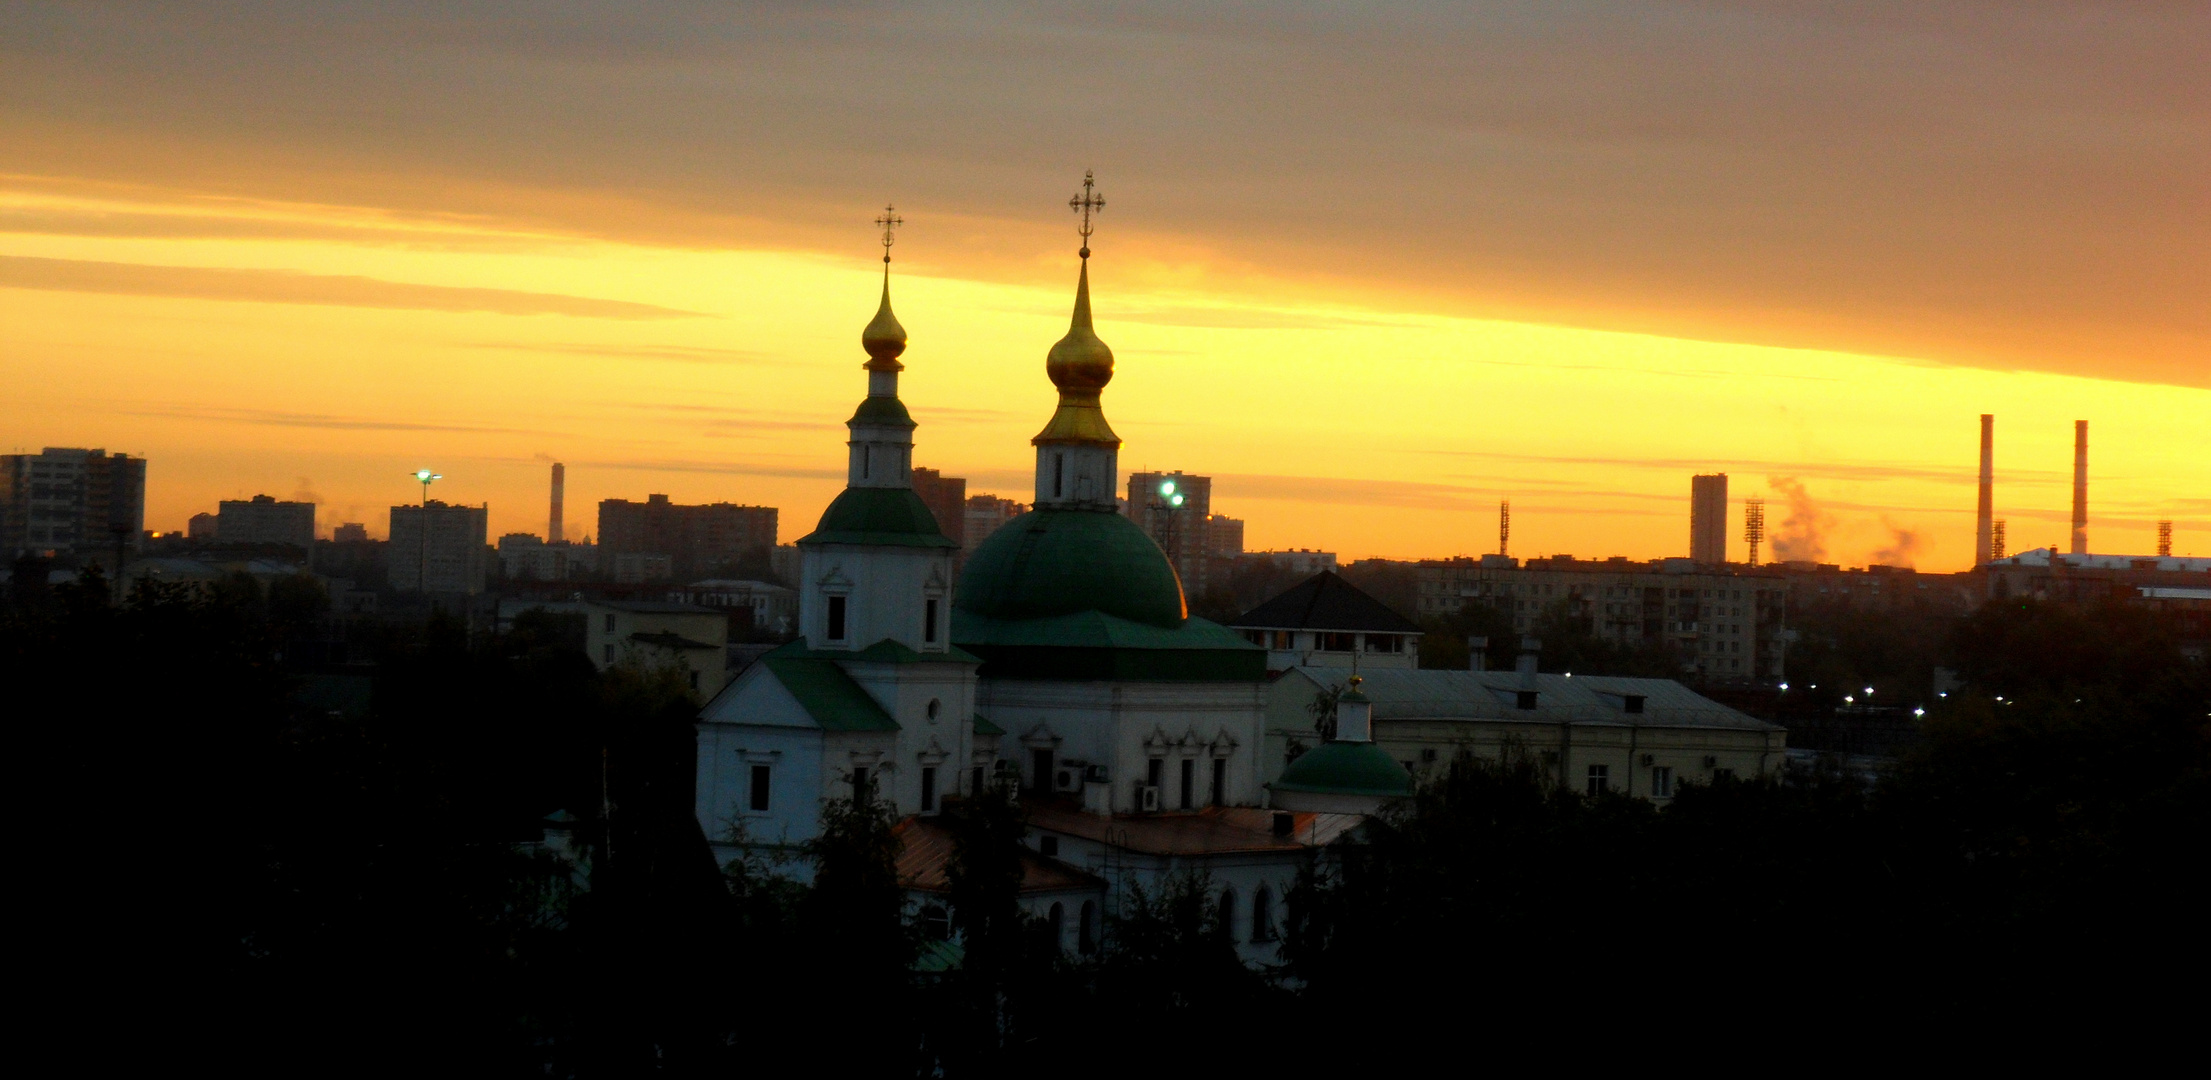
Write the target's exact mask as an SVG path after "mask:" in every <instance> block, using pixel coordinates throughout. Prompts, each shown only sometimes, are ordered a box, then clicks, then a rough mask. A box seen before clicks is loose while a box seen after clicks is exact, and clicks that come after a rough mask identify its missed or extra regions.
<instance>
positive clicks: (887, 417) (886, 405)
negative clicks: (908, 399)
mask: <svg viewBox="0 0 2211 1080" xmlns="http://www.w3.org/2000/svg"><path fill="white" fill-rule="evenodd" d="M845 423H847V424H851V425H853V426H855V427H859V426H866V427H903V428H910V427H915V426H917V425H915V423H914V414H912V413H910V412H907V411H906V403H905V402H903V401H900V400H898V399H897V398H895V397H876V396H875V395H873V394H870V395H868V396H867V397H864V398H861V399H860V407H859V408H858V409H855V410H853V413H852V419H850V420H847V421H845Z"/></svg>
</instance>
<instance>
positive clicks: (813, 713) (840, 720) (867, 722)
mask: <svg viewBox="0 0 2211 1080" xmlns="http://www.w3.org/2000/svg"><path fill="white" fill-rule="evenodd" d="M781 651H782V650H777V651H776V652H772V653H769V654H768V655H766V656H763V657H761V658H760V662H761V663H763V664H766V665H767V666H768V671H769V673H770V674H773V675H774V676H775V678H776V681H777V682H780V683H782V684H783V688H784V689H786V690H789V691H790V692H791V696H792V697H795V698H797V699H798V703H799V705H800V706H802V707H804V708H805V710H806V715H808V716H810V717H813V719H814V723H816V724H819V725H821V729H822V730H823V731H897V730H898V721H896V720H893V719H891V714H889V713H887V712H884V711H883V706H881V705H880V704H877V703H876V700H875V699H874V698H873V697H870V696H869V695H868V692H867V691H866V690H864V689H861V687H860V684H859V683H856V682H853V681H852V676H850V675H847V674H845V672H844V669H843V668H841V667H838V666H837V665H836V663H835V662H834V661H830V660H816V659H811V658H807V657H801V656H787V655H779V653H781Z"/></svg>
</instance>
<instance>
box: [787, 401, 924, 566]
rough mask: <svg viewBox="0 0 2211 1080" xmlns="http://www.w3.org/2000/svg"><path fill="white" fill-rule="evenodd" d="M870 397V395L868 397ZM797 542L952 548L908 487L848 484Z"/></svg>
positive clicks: (918, 498) (919, 499)
mask: <svg viewBox="0 0 2211 1080" xmlns="http://www.w3.org/2000/svg"><path fill="white" fill-rule="evenodd" d="M871 400H872V399H871ZM798 542H799V543H801V544H887V545H893V546H903V547H933V548H955V547H958V546H959V545H958V544H956V543H954V542H953V541H952V539H951V538H950V537H948V536H946V535H944V530H942V529H940V528H938V527H937V519H936V515H934V514H931V513H930V512H929V507H928V504H926V503H924V502H922V501H921V496H920V495H917V494H915V493H914V489H912V488H903V487H895V488H870V487H848V488H846V489H844V493H843V494H841V495H838V496H837V499H836V501H835V502H832V503H830V504H829V509H827V510H824V511H822V515H821V523H820V524H818V525H815V526H814V531H813V532H810V533H808V534H806V535H805V536H802V537H799V539H798Z"/></svg>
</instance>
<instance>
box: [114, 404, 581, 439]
mask: <svg viewBox="0 0 2211 1080" xmlns="http://www.w3.org/2000/svg"><path fill="white" fill-rule="evenodd" d="M117 411H118V412H120V413H121V414H122V415H124V416H144V417H152V418H157V419H162V420H215V421H220V422H222V423H226V424H261V425H266V426H269V427H295V428H315V429H319V430H324V431H441V432H456V433H467V434H481V435H532V434H547V433H546V432H534V431H531V430H529V429H527V428H510V427H485V426H482V425H478V424H433V423H409V422H405V421H399V420H360V419H354V418H351V417H344V416H328V415H324V414H319V413H293V412H274V411H270V410H264V409H222V408H185V407H177V408H166V409H120V410H117Z"/></svg>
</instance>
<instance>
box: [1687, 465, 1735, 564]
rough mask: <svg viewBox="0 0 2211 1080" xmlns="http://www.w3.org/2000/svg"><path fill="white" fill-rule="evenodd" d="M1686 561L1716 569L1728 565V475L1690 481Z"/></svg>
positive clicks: (1720, 474) (1714, 475) (1715, 474)
mask: <svg viewBox="0 0 2211 1080" xmlns="http://www.w3.org/2000/svg"><path fill="white" fill-rule="evenodd" d="M1689 558H1690V559H1691V560H1692V561H1694V562H1700V563H1706V564H1710V565H1718V564H1720V563H1724V562H1726V561H1727V474H1726V473H1713V474H1711V475H1709V476H1695V477H1691V478H1690V480H1689Z"/></svg>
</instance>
